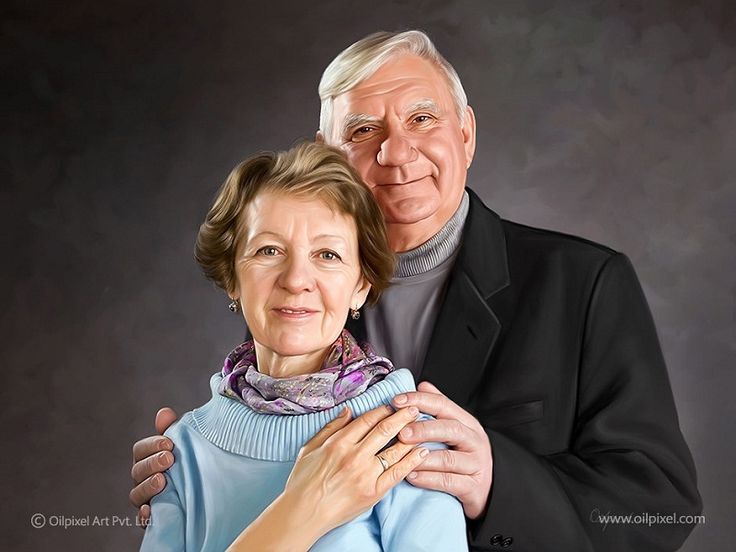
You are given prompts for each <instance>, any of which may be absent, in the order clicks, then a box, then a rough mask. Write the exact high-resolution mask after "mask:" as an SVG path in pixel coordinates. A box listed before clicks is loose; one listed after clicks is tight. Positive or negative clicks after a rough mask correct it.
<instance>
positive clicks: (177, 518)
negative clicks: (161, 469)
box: [140, 473, 186, 552]
mask: <svg viewBox="0 0 736 552" xmlns="http://www.w3.org/2000/svg"><path fill="white" fill-rule="evenodd" d="M165 476H166V487H164V490H163V491H161V492H160V493H159V494H157V495H156V496H154V497H153V498H152V499H151V517H150V524H149V525H148V527H146V531H145V534H144V535H143V542H142V543H141V548H140V549H141V552H149V551H150V552H159V551H160V552H183V551H184V550H185V549H186V542H185V537H184V534H185V523H186V515H185V513H184V508H183V507H182V505H181V500H180V499H179V493H178V492H177V490H176V485H175V484H174V481H173V480H172V479H171V477H169V474H168V473H166V474H165Z"/></svg>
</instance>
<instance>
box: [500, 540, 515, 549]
mask: <svg viewBox="0 0 736 552" xmlns="http://www.w3.org/2000/svg"><path fill="white" fill-rule="evenodd" d="M512 542H514V539H513V538H511V537H506V538H505V539H503V541H502V542H501V548H506V547H507V546H511V543H512Z"/></svg>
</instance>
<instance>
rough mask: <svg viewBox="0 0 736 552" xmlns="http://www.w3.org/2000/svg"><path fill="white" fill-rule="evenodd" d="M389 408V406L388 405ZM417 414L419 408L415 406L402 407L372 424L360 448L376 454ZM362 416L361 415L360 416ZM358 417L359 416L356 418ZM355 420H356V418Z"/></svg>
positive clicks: (414, 418)
mask: <svg viewBox="0 0 736 552" xmlns="http://www.w3.org/2000/svg"><path fill="white" fill-rule="evenodd" d="M389 408H390V407H389ZM417 416H419V410H418V409H417V407H415V406H410V407H408V408H402V409H401V410H399V411H398V412H396V413H394V414H392V415H391V416H387V417H386V418H384V419H382V420H380V421H378V422H377V423H376V424H374V427H373V428H372V429H371V430H370V431H369V432H368V433H367V435H366V436H365V437H363V440H362V441H361V443H360V448H361V449H363V450H365V451H369V452H371V453H372V454H376V453H377V452H378V451H379V450H381V449H382V448H383V447H385V446H386V444H388V442H389V441H391V439H393V438H394V437H396V436H397V435H398V434H399V431H401V430H402V429H403V428H404V427H405V426H407V425H408V424H410V423H412V422H413V421H414V420H416V419H417ZM361 417H362V416H361ZM358 419H360V418H358ZM356 421H357V420H356Z"/></svg>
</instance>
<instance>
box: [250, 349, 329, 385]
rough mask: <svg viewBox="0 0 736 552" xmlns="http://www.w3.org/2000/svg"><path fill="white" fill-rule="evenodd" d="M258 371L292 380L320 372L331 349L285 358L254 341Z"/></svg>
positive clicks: (273, 376)
mask: <svg viewBox="0 0 736 552" xmlns="http://www.w3.org/2000/svg"><path fill="white" fill-rule="evenodd" d="M253 343H254V344H255V348H256V362H257V365H258V371H259V372H260V373H261V374H266V375H267V376H271V377H272V378H290V377H293V376H301V375H304V374H314V373H315V372H319V370H320V368H322V364H323V363H324V361H325V356H326V355H327V353H328V351H329V347H328V348H326V349H323V350H320V351H314V352H312V353H307V354H305V355H295V356H284V355H280V354H278V353H277V352H276V351H273V350H272V349H268V348H267V347H264V346H263V345H261V344H260V343H258V342H257V341H255V340H254V342H253Z"/></svg>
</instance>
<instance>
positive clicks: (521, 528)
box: [469, 254, 702, 552]
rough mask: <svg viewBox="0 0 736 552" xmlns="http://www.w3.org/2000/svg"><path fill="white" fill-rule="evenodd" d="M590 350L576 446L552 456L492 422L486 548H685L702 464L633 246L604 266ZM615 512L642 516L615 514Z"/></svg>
mask: <svg viewBox="0 0 736 552" xmlns="http://www.w3.org/2000/svg"><path fill="white" fill-rule="evenodd" d="M581 351H582V352H581V357H580V361H579V362H580V365H579V367H578V378H579V383H578V392H577V405H576V419H575V423H574V429H573V432H572V435H571V436H570V444H569V448H568V450H566V451H564V452H562V453H558V454H552V455H548V456H540V455H537V454H535V453H534V452H532V451H530V450H528V449H526V448H525V447H524V446H522V445H520V444H519V443H518V442H517V441H515V440H514V439H513V438H511V437H510V436H507V435H505V434H504V433H503V431H495V430H491V429H488V428H486V431H487V433H488V435H489V438H490V442H491V447H492V452H493V459H494V464H493V484H492V487H491V495H490V498H489V503H488V506H487V511H486V513H485V515H484V516H482V517H481V518H479V519H478V520H475V521H470V522H469V528H470V539H471V545H472V547H473V549H474V550H517V551H519V550H566V551H568V552H569V551H577V550H581V551H592V550H595V551H620V550H632V551H639V550H646V551H652V552H654V551H665V550H676V549H677V548H679V547H680V545H681V544H682V542H683V541H684V540H685V538H686V537H687V535H688V534H689V533H690V531H691V530H692V528H693V525H692V521H691V522H690V523H686V521H687V519H681V518H679V516H688V515H690V516H692V515H697V514H699V513H700V512H701V508H702V504H701V500H700V496H699V494H698V491H697V487H696V476H695V467H694V465H693V461H692V457H691V456H690V452H689V450H688V448H687V445H686V444H685V441H684V439H683V437H682V434H681V433H680V429H679V425H678V420H677V413H676V410H675V404H674V400H673V396H672V391H671V389H670V384H669V380H668V376H667V370H666V368H665V364H664V360H663V357H662V353H661V350H660V347H659V341H658V338H657V334H656V330H655V327H654V323H653V321H652V317H651V314H650V312H649V308H648V306H647V303H646V299H645V297H644V294H643V292H642V290H641V287H640V285H639V282H638V280H637V278H636V274H635V273H634V269H633V267H632V266H631V263H630V262H629V260H628V259H627V258H626V257H625V256H624V255H622V254H613V255H612V256H611V257H609V258H608V259H607V260H606V261H605V263H604V264H603V265H602V267H601V268H600V271H599V272H598V276H597V279H596V282H595V285H594V286H593V291H592V293H591V296H590V298H589V303H588V311H587V317H586V321H585V327H584V335H583V336H582V349H581ZM609 514H610V515H622V516H629V515H630V516H631V518H630V519H628V520H627V519H626V518H619V520H618V521H616V520H609V521H608V523H606V521H605V517H604V516H606V515H609ZM657 515H660V516H662V517H659V518H658V517H656V516H657ZM667 515H674V516H676V521H675V522H674V523H672V522H669V521H665V520H664V519H663V517H664V516H667ZM645 516H647V517H645ZM653 521H654V522H653Z"/></svg>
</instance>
